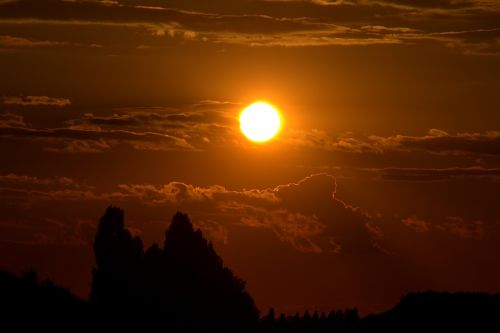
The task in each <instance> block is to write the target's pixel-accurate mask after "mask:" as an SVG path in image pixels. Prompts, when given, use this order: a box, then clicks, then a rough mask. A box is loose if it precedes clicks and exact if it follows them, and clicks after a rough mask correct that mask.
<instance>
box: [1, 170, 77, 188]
mask: <svg viewBox="0 0 500 333" xmlns="http://www.w3.org/2000/svg"><path fill="white" fill-rule="evenodd" d="M1 182H4V183H25V184H36V185H60V186H64V187H75V188H79V187H81V184H80V183H79V182H77V181H76V180H74V179H72V178H69V177H50V178H40V177H36V176H28V175H17V174H15V173H9V174H6V175H0V183H1Z"/></svg>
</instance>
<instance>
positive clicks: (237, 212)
mask: <svg viewBox="0 0 500 333" xmlns="http://www.w3.org/2000/svg"><path fill="white" fill-rule="evenodd" d="M4 179H5V180H6V181H7V183H10V187H3V188H0V197H1V198H2V199H3V200H8V201H9V202H11V203H16V202H17V203H18V204H19V205H24V206H26V205H32V206H33V205H36V204H37V202H38V203H42V202H47V201H58V202H60V201H84V202H87V201H104V202H110V201H114V202H122V203H123V202H138V203H140V204H142V205H146V206H170V207H174V208H179V209H183V210H186V211H189V212H191V213H192V215H193V216H195V218H196V220H197V221H200V222H198V223H199V224H200V227H201V228H203V229H205V230H207V232H209V234H210V235H212V236H213V237H214V239H216V240H221V241H223V242H228V241H230V239H231V233H230V230H231V229H234V228H242V227H243V228H257V229H265V230H270V231H272V232H273V233H274V234H275V235H276V237H277V238H278V239H279V240H281V241H282V242H284V243H287V244H289V245H290V246H292V247H293V248H295V249H296V250H298V251H301V252H312V253H334V254H338V253H352V252H371V251H379V249H380V247H379V244H378V241H380V240H381V239H382V238H383V233H382V231H381V230H380V228H379V227H378V226H377V225H376V224H375V223H374V222H373V221H372V220H371V218H370V216H369V215H367V214H365V213H364V212H363V211H362V210H361V209H360V208H357V207H353V206H349V205H347V204H346V203H344V202H342V201H340V200H339V199H337V198H335V187H336V186H335V179H334V178H333V177H332V176H330V175H327V174H318V175H312V176H310V177H306V178H304V179H302V180H300V181H299V182H297V183H290V184H286V185H280V186H277V187H274V188H266V189H250V190H229V189H226V188H225V187H223V186H220V185H214V186H208V187H198V186H194V185H191V184H185V183H182V182H170V183H168V184H165V185H151V184H121V185H119V186H118V189H117V190H115V191H112V192H99V191H97V190H96V189H94V188H71V186H70V188H68V186H69V185H68V184H67V183H68V182H69V181H70V180H69V178H68V179H67V180H66V178H53V179H40V178H38V177H30V176H18V175H15V174H9V175H6V176H3V177H2V178H0V182H1V181H2V180H4ZM20 182H23V183H32V184H40V183H44V184H45V185H50V186H51V187H50V188H45V189H35V188H33V187H28V188H26V187H19V186H16V184H15V183H20ZM311 197H315V198H316V200H315V201H314V202H310V200H307V199H308V198H311ZM27 198H29V200H26V199H27Z"/></svg>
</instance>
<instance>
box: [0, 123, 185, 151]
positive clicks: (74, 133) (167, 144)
mask: <svg viewBox="0 0 500 333" xmlns="http://www.w3.org/2000/svg"><path fill="white" fill-rule="evenodd" d="M0 137H3V138H6V139H14V140H33V141H39V142H45V143H51V144H55V146H50V147H47V149H48V150H49V151H58V152H102V151H103V150H106V149H109V148H110V147H112V146H115V145H117V144H120V143H124V144H128V145H130V146H132V147H133V148H135V149H139V150H176V149H177V150H178V149H181V150H182V149H184V150H186V149H192V147H191V146H190V145H189V144H188V143H187V142H186V140H184V139H181V138H176V137H173V136H171V135H167V134H160V133H153V132H140V133H139V132H132V131H126V130H107V131H106V130H96V129H84V128H57V129H35V128H20V127H19V128H18V127H3V128H0Z"/></svg>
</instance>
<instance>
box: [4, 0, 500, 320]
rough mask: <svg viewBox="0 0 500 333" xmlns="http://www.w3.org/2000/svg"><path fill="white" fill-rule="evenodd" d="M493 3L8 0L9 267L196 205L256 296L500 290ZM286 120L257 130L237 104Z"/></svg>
mask: <svg viewBox="0 0 500 333" xmlns="http://www.w3.org/2000/svg"><path fill="white" fill-rule="evenodd" d="M499 22H500V4H499V3H498V2H497V1H487V0H462V1H451V0H439V1H416V0H405V1H392V0H381V1H375V0H364V1H361V0H353V1H333V0H332V1H328V0H324V1H322V0H318V1H306V0H304V1H299V0H297V1H293V0H282V1H277V0H276V1H272V0H271V1H263V0H239V1H222V0H217V1H206V0H189V1H187V0H182V1H181V0H172V1H167V0H145V1H125V0H123V1H80V0H76V1H58V0H50V1H41V0H38V1H22V0H21V1H10V0H7V1H0V68H1V73H0V75H1V76H0V149H1V150H0V152H1V154H0V248H1V249H0V266H3V267H6V268H8V269H11V270H15V271H20V270H23V269H26V268H30V267H33V268H36V269H37V270H39V271H40V272H41V274H42V275H44V276H50V277H52V278H54V279H55V280H56V281H58V282H59V283H61V284H63V285H64V286H67V287H69V288H71V289H72V290H73V291H75V292H76V293H78V294H79V295H82V296H85V295H87V293H88V283H89V281H90V270H91V267H92V264H93V257H92V252H91V243H92V239H93V234H94V231H95V226H96V224H97V221H98V219H99V217H100V216H101V215H102V214H103V213H104V210H105V208H106V207H107V206H108V205H110V204H113V205H117V206H120V207H122V208H124V209H125V214H126V220H127V221H126V223H127V225H128V226H129V227H130V229H131V230H132V231H133V233H135V234H140V235H141V237H142V238H143V239H144V240H145V243H146V244H147V245H149V244H151V243H152V242H161V241H162V238H163V231H164V230H165V228H166V227H167V225H168V223H169V221H170V218H171V216H172V214H173V213H174V212H175V211H176V210H183V211H185V212H187V213H188V214H189V215H190V217H191V219H192V220H193V222H194V223H195V224H196V226H198V227H199V228H201V229H202V230H203V231H204V233H205V235H207V237H208V238H209V239H210V240H212V241H213V242H214V245H215V247H216V249H217V251H218V252H219V253H220V254H221V255H222V257H223V259H224V260H225V262H226V264H227V265H228V266H229V267H231V268H232V269H233V270H234V271H235V272H236V273H237V274H238V275H240V276H241V277H242V278H243V279H245V280H246V281H247V284H248V289H249V291H250V292H251V293H252V295H253V296H254V298H255V300H256V302H257V304H258V306H259V307H260V308H261V310H262V311H264V312H265V311H266V310H267V308H268V307H270V306H274V307H275V308H276V309H277V310H278V311H288V312H292V311H296V310H303V309H305V308H308V309H320V310H329V309H331V308H339V307H346V306H354V305H357V306H358V307H359V308H360V310H361V311H362V312H363V313H366V312H368V311H380V310H383V309H386V308H387V307H389V306H390V305H392V304H394V303H395V302H396V301H397V300H398V298H399V296H401V295H402V294H404V293H406V292H408V291H411V290H424V289H437V290H474V291H489V292H494V291H496V292H498V291H500V283H499V281H500V268H499V267H500V258H499V256H498V253H500V208H499V198H500V126H499V124H500V94H499V93H498V92H499V91H500V24H499ZM260 99H264V100H267V101H268V102H270V103H272V104H274V105H275V106H277V107H278V108H279V109H280V110H281V112H282V115H283V121H284V124H283V130H282V132H281V133H280V134H279V136H278V137H277V138H276V139H274V140H272V141H270V142H268V143H266V144H262V145H256V144H253V143H251V142H249V141H248V140H247V139H245V137H244V136H242V134H241V133H240V130H239V125H238V115H239V113H240V112H241V110H242V109H243V108H244V107H245V106H246V105H248V104H250V103H251V102H253V101H255V100H260Z"/></svg>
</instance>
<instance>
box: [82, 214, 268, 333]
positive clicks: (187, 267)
mask: <svg viewBox="0 0 500 333" xmlns="http://www.w3.org/2000/svg"><path fill="white" fill-rule="evenodd" d="M94 252H95V256H96V266H95V268H94V269H93V271H92V275H93V280H92V284H91V286H92V291H91V295H90V300H91V301H92V302H93V303H94V304H96V305H97V306H98V307H101V308H106V309H109V308H112V309H114V310H118V311H120V312H123V311H126V312H128V311H133V312H134V314H137V313H141V314H142V315H147V316H149V317H150V318H151V319H154V318H159V315H161V316H160V317H161V318H163V319H165V318H168V320H169V322H170V324H171V325H172V326H173V327H175V328H178V329H180V328H182V329H191V330H204V329H215V328H218V329H236V328H240V329H243V328H245V329H249V328H252V327H254V326H255V325H256V324H257V321H258V316H259V314H258V310H257V308H256V307H255V304H254V301H253V299H252V298H251V296H250V295H249V294H248V293H247V292H246V291H245V283H244V281H243V280H241V279H240V278H238V277H237V276H235V275H234V274H233V273H232V272H231V270H229V269H228V268H227V267H225V266H224V265H223V262H222V259H221V258H220V257H219V256H218V255H217V253H216V252H215V250H214V249H213V246H212V244H211V243H210V242H208V241H207V240H206V239H205V238H204V237H203V235H202V232H201V231H200V230H194V228H193V225H192V224H191V222H190V221H189V218H188V216H187V215H186V214H182V213H177V214H175V215H174V217H173V219H172V223H171V224H170V226H169V228H168V229H167V231H166V232H165V243H164V246H163V249H162V248H160V247H159V246H158V245H156V244H153V245H152V246H151V247H150V248H148V249H147V250H146V251H145V252H144V251H143V245H142V241H141V239H140V238H139V237H135V238H133V237H132V236H131V235H130V232H128V231H127V230H126V229H125V225H124V214H123V211H122V210H121V209H119V208H116V207H109V208H108V209H107V210H106V212H105V214H104V216H103V217H102V218H101V220H100V223H99V227H98V231H97V234H96V237H95V242H94Z"/></svg>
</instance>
